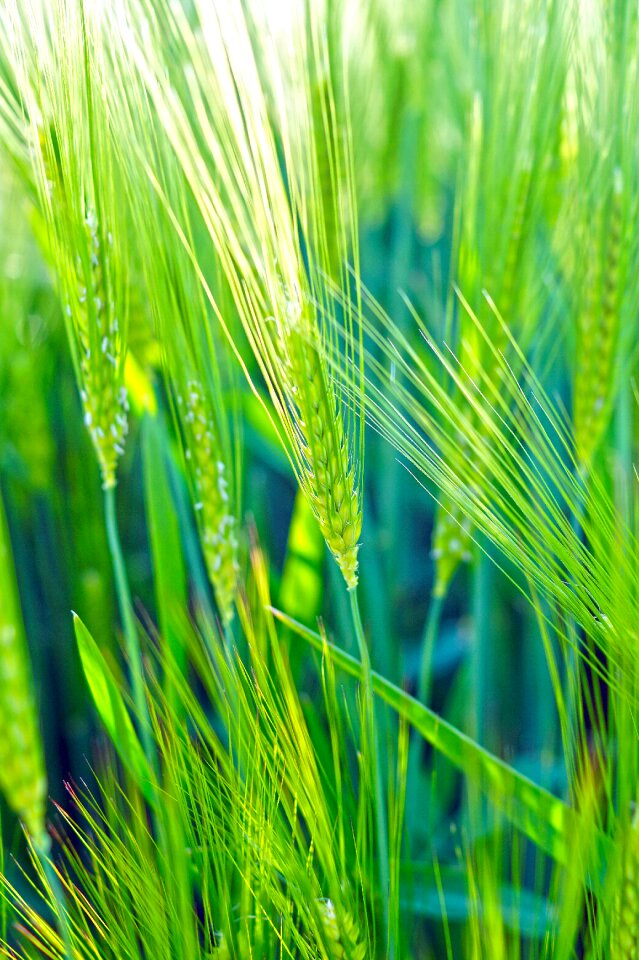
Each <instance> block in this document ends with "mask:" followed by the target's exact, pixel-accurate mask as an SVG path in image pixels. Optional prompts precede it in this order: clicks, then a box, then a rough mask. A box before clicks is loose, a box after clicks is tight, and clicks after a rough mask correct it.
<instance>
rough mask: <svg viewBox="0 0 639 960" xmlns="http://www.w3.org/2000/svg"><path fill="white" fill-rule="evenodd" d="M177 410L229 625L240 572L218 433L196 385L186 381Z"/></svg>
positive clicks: (208, 557)
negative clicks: (184, 390)
mask: <svg viewBox="0 0 639 960" xmlns="http://www.w3.org/2000/svg"><path fill="white" fill-rule="evenodd" d="M178 411H179V416H180V420H181V424H182V431H183V436H184V446H185V455H186V461H187V464H188V469H189V472H190V474H191V480H192V485H193V488H194V492H195V501H196V502H195V510H196V514H197V519H198V525H199V529H200V537H201V541H202V548H203V551H204V559H205V562H206V567H207V572H208V575H209V578H210V580H211V583H212V584H213V588H214V590H215V598H216V600H217V604H218V607H219V610H220V615H221V617H222V620H223V622H224V623H229V622H230V621H231V620H232V618H233V605H234V601H235V595H236V592H237V577H238V573H239V563H238V539H237V520H236V517H235V515H234V513H233V509H232V503H231V491H230V489H229V470H228V469H227V465H226V464H225V462H224V460H223V454H222V444H221V441H220V437H219V433H218V431H217V429H216V427H215V420H214V417H213V416H212V414H211V412H210V410H209V408H208V405H207V402H206V399H205V394H204V391H203V389H202V385H201V384H200V383H199V382H198V381H197V380H189V381H188V383H187V385H186V392H185V395H183V396H180V397H179V398H178Z"/></svg>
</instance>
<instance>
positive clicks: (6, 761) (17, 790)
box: [0, 501, 48, 849]
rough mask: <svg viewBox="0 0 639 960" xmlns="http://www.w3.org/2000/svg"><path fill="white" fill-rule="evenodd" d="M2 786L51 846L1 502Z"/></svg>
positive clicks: (36, 837)
mask: <svg viewBox="0 0 639 960" xmlns="http://www.w3.org/2000/svg"><path fill="white" fill-rule="evenodd" d="M0 787H1V788H2V792H3V793H4V795H5V797H6V800H7V803H8V804H9V806H10V807H11V808H12V809H13V810H14V811H15V813H16V814H17V815H18V816H19V817H20V819H21V820H22V822H23V823H24V825H25V827H26V829H27V832H28V833H29V836H30V837H32V839H33V841H34V843H35V844H36V846H37V847H38V848H40V849H43V848H44V849H46V847H47V846H48V837H47V834H46V830H45V804H46V795H47V778H46V771H45V766H44V753H43V748H42V741H41V737H40V731H39V728H38V719H37V709H36V704H35V699H34V695H33V680H32V676H31V664H30V661H29V653H28V648H27V642H26V637H25V633H24V626H23V623H22V615H21V612H20V606H19V599H18V591H17V585H16V582H15V573H14V569H13V561H12V555H11V545H10V542H9V532H8V529H7V523H6V517H5V515H4V507H3V504H2V502H1V501H0Z"/></svg>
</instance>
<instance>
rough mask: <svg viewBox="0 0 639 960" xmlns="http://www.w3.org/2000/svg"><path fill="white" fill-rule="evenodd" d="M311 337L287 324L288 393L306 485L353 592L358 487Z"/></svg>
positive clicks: (359, 524)
mask: <svg viewBox="0 0 639 960" xmlns="http://www.w3.org/2000/svg"><path fill="white" fill-rule="evenodd" d="M307 329H308V327H307ZM308 337H309V334H308V332H306V333H305V332H304V330H303V327H302V326H301V324H297V325H290V324H289V325H287V327H286V328H285V337H284V340H283V344H284V350H285V356H284V361H285V366H286V368H287V370H288V374H289V381H290V382H289V390H288V392H289V396H290V398H291V403H292V406H293V408H294V411H295V415H296V416H295V420H296V427H297V431H298V446H299V448H300V451H301V458H302V466H303V470H302V482H303V483H304V486H305V487H306V489H307V492H308V496H309V500H310V503H311V506H312V508H313V511H314V512H315V515H316V517H317V519H318V521H319V525H320V528H321V530H322V533H323V535H324V539H325V540H326V543H327V545H328V547H329V549H330V551H331V553H332V554H333V556H334V557H335V559H336V561H337V563H338V565H339V568H340V570H341V571H342V574H343V576H344V579H345V581H346V585H347V587H348V589H349V590H354V589H355V587H356V586H357V580H358V576H357V569H358V560H357V554H358V551H359V537H360V534H361V529H362V512H361V504H360V497H359V490H358V483H357V478H356V473H355V468H354V466H353V464H352V462H351V458H350V452H349V447H348V441H347V438H346V433H345V430H344V423H343V421H342V417H341V414H340V411H339V408H338V403H337V398H336V397H335V395H334V393H333V391H332V389H331V386H330V383H329V380H328V372H327V369H326V364H325V363H324V361H323V359H322V357H321V354H320V351H319V349H318V347H317V346H316V345H315V344H314V343H313V341H312V340H309V339H308Z"/></svg>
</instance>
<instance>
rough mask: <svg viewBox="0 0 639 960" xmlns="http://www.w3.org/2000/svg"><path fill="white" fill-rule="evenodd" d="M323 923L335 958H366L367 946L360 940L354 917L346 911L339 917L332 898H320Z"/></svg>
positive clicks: (351, 959) (357, 959) (319, 903)
mask: <svg viewBox="0 0 639 960" xmlns="http://www.w3.org/2000/svg"><path fill="white" fill-rule="evenodd" d="M318 906H319V909H320V914H321V917H322V925H323V927H324V932H325V934H326V938H327V940H328V942H329V953H330V956H331V958H335V960H364V958H365V957H366V948H365V946H364V943H363V942H362V941H361V940H360V937H359V930H358V928H357V924H356V923H355V920H354V919H353V917H351V916H350V914H348V913H344V914H343V915H341V916H340V917H339V923H338V916H337V911H336V909H335V905H334V903H333V901H332V900H328V899H327V900H319V901H318Z"/></svg>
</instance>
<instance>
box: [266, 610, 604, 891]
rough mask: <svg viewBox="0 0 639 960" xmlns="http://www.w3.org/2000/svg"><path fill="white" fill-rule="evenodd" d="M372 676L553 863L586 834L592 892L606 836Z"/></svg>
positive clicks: (568, 861)
mask: <svg viewBox="0 0 639 960" xmlns="http://www.w3.org/2000/svg"><path fill="white" fill-rule="evenodd" d="M270 609H271V612H272V613H273V614H274V616H276V617H277V618H278V619H279V620H280V621H281V622H282V623H284V624H286V626H287V627H289V628H290V629H291V630H294V631H295V632H296V633H297V634H298V635H299V636H301V637H303V638H304V639H305V640H308V641H309V643H311V644H312V645H313V646H314V647H316V648H317V649H318V650H327V651H328V652H329V653H330V655H331V657H332V658H333V660H334V662H335V663H336V664H337V666H338V667H339V668H340V669H342V670H344V671H345V672H346V673H349V674H350V675H351V676H353V677H361V674H362V666H361V664H360V662H359V660H357V659H355V657H352V656H350V654H348V653H345V652H344V650H341V649H340V648H339V647H337V646H335V645H334V644H332V643H329V642H328V640H326V638H325V637H322V636H320V635H319V634H318V633H315V632H314V631H313V630H310V629H309V628H308V627H305V626H304V625H303V624H301V623H298V622H297V621H296V620H293V619H292V618H291V617H289V616H287V615H286V614H284V613H282V612H281V611H279V610H275V609H273V608H270ZM372 682H373V690H374V692H375V693H376V694H377V695H378V696H379V697H380V698H381V699H382V700H384V701H385V702H386V703H387V704H389V706H391V707H392V708H393V709H394V710H395V711H396V712H397V713H398V714H399V716H401V717H403V718H404V719H406V720H407V721H408V722H409V723H410V724H411V726H412V727H414V729H415V730H417V732H418V733H419V734H420V735H421V736H422V737H423V738H424V739H425V740H426V741H427V742H428V743H430V744H431V745H432V746H433V747H434V749H435V750H437V751H438V752H439V753H441V754H442V755H443V756H445V757H446V758H447V759H448V760H449V761H450V763H452V764H454V766H455V767H457V769H458V770H461V771H462V772H463V773H464V774H465V775H466V776H467V777H468V779H469V780H471V781H473V782H474V783H476V784H477V785H478V786H479V787H480V788H481V789H482V790H484V791H485V792H486V793H488V796H489V799H490V800H491V802H492V803H494V804H495V806H496V807H497V808H498V809H500V810H501V811H502V812H503V813H504V814H505V816H506V817H508V819H509V820H510V821H511V822H512V823H513V824H514V825H515V826H516V827H517V828H518V829H519V830H521V831H522V833H524V834H525V835H526V836H527V837H529V838H530V839H531V840H532V841H533V842H534V843H536V844H537V845H538V846H539V847H541V849H542V850H544V851H545V852H546V853H548V854H549V855H550V856H551V857H553V858H554V859H555V860H556V861H557V862H558V863H561V864H563V865H564V866H567V867H571V866H574V865H575V863H579V862H581V861H580V859H579V858H577V859H575V841H576V839H578V840H579V841H580V843H581V849H582V850H583V849H584V846H583V845H584V843H586V842H588V840H591V845H592V849H591V858H590V859H589V861H588V868H589V869H588V874H589V877H588V882H589V885H590V887H591V889H593V892H596V891H597V890H598V889H599V888H600V885H601V881H602V876H603V869H602V868H603V867H604V866H605V863H606V860H607V858H608V856H609V853H610V848H611V841H610V840H609V839H608V838H607V837H606V836H604V835H603V834H601V833H599V832H597V831H596V830H595V828H594V826H592V825H591V824H590V823H586V822H585V820H583V819H582V818H581V817H580V815H579V814H578V813H577V812H576V811H575V810H573V809H572V808H571V807H569V806H568V805H567V804H565V803H564V802H563V801H562V800H560V799H559V798H558V797H555V796H553V794H551V793H549V791H548V790H545V789H544V788H543V787H540V786H538V785H537V784H536V783H534V782H533V781H532V780H529V779H528V777H526V776H524V775H523V774H521V773H519V772H518V771H517V770H515V769H514V768H513V767H510V766H509V765H508V764H507V763H504V761H503V760H500V759H499V758H498V757H496V756H495V755H494V754H492V753H490V752H489V751H488V750H485V749H484V748H483V747H481V746H480V745H479V744H478V743H476V742H475V741H474V740H472V739H471V738H470V737H468V736H466V734H464V733H462V732H461V731H460V730H457V729H456V728H455V727H454V726H452V724H450V723H447V721H446V720H444V719H443V718H442V717H440V716H438V714H436V713H434V712H433V711H432V710H429V709H428V707H425V706H424V705H423V704H421V703H419V702H418V701H417V700H415V699H414V698H413V697H411V696H410V695H409V694H407V693H406V692H405V691H404V690H401V689H400V688H399V687H397V686H395V684H393V683H390V681H388V680H386V679H385V678H384V677H381V676H380V675H379V674H377V673H373V675H372Z"/></svg>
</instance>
